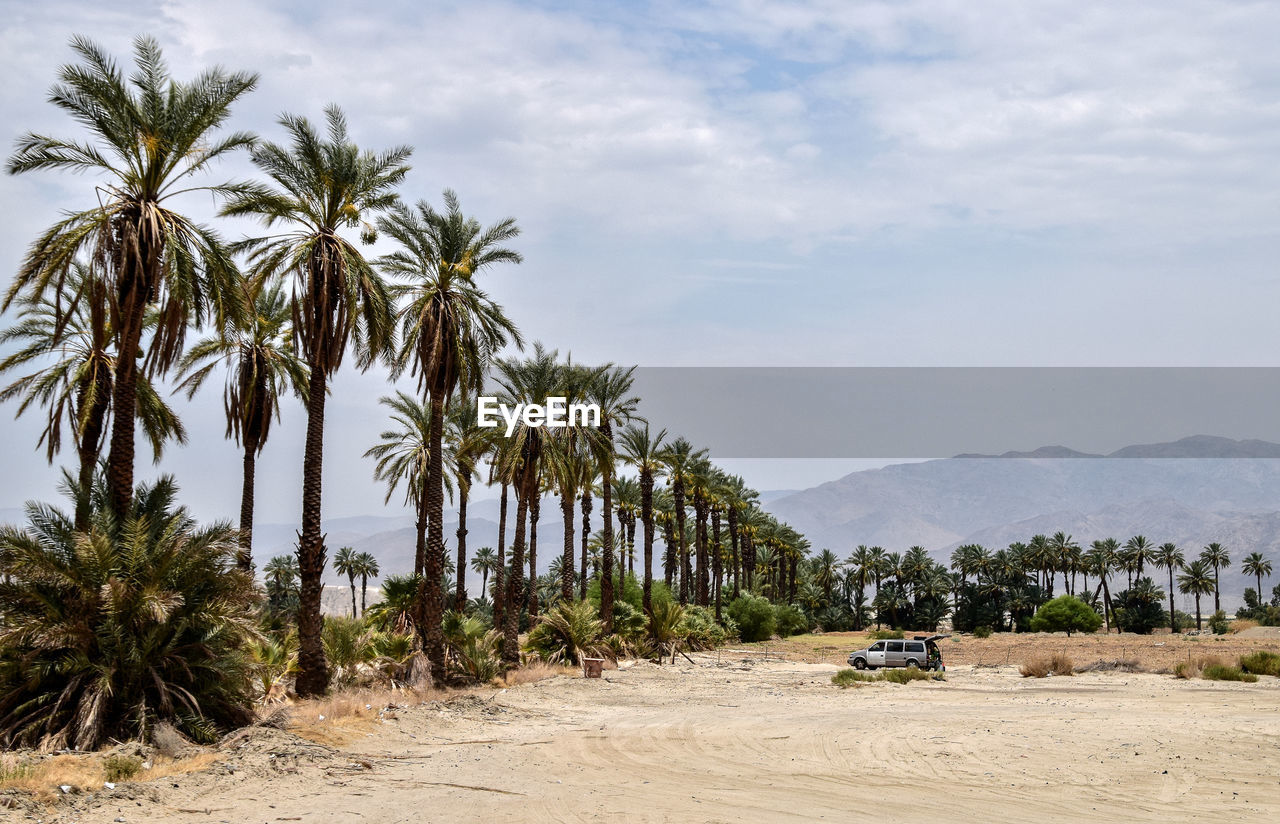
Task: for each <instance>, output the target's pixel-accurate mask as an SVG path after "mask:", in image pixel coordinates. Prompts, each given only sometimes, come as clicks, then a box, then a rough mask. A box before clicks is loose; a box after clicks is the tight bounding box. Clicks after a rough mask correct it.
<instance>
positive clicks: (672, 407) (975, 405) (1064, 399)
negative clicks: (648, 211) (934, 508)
mask: <svg viewBox="0 0 1280 824" xmlns="http://www.w3.org/2000/svg"><path fill="white" fill-rule="evenodd" d="M634 388H635V391H636V394H638V395H639V396H640V397H641V398H642V404H641V413H642V414H643V415H644V416H645V417H646V418H647V419H648V420H649V421H650V422H651V423H652V425H653V426H655V427H665V428H666V429H667V430H668V431H669V432H670V433H671V434H672V435H683V436H684V437H686V438H688V439H689V440H690V441H692V442H693V443H694V444H696V445H698V446H705V447H707V448H709V449H710V451H711V453H712V454H713V455H714V456H716V457H718V458H939V457H951V456H954V455H957V454H962V453H964V454H973V453H977V454H989V455H1001V454H1003V453H1006V452H1008V451H1011V450H1012V451H1028V452H1029V451H1032V450H1036V449H1038V448H1040V447H1046V446H1062V447H1066V448H1067V449H1064V450H1043V451H1041V452H1039V453H1036V454H1035V455H1034V457H1062V458H1077V457H1088V456H1092V455H1112V456H1114V457H1138V458H1147V457H1176V458H1277V457H1280V446H1276V445H1274V444H1272V443H1269V442H1273V441H1274V442H1277V443H1280V415H1277V411H1278V410H1280V368H1268V367H1259V368H1252V367H1241V368H1220V367H1204V368H1182V367H1173V368H1170V367H1165V368H1148V367H1120V368H1097V367H1080V368H1074V367H1055V368H1025V367H998V368H932V367H918V368H896V367H895V368H862V367H856V368H854V367H851V368H828V367H801V368H782V367H778V368H773V367H759V368H758V367H705V368H704V367H642V368H640V369H637V370H636V372H635V385H634ZM1201 435H1204V436H1216V437H1213V438H1193V439H1190V440H1186V441H1183V440H1182V439H1186V438H1188V436H1201ZM1255 439H1257V440H1261V441H1267V442H1268V443H1260V442H1253V441H1254V440H1255ZM1174 441H1181V443H1179V444H1169V443H1168V442H1174ZM1240 441H1245V442H1243V443H1241V442H1240ZM1135 444H1162V446H1161V447H1160V448H1148V449H1138V450H1126V449H1123V447H1127V446H1130V445H1135ZM1117 450H1120V451H1119V453H1116V451H1117ZM1077 453H1085V454H1077Z"/></svg>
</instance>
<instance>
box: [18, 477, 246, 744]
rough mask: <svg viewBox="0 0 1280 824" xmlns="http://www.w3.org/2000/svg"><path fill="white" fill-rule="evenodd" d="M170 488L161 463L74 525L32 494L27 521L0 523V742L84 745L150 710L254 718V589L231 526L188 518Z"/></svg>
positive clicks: (201, 720) (219, 720) (203, 722)
mask: <svg viewBox="0 0 1280 824" xmlns="http://www.w3.org/2000/svg"><path fill="white" fill-rule="evenodd" d="M105 496H106V492H105V489H100V490H99V491H98V492H95V497H94V500H95V501H100V500H103V499H104V498H105ZM176 498H177V488H176V487H175V485H174V483H173V480H172V479H171V478H168V477H165V478H161V479H160V480H158V481H157V482H155V483H154V484H152V485H143V486H141V487H139V488H138V490H137V494H136V497H135V498H134V501H133V505H132V508H131V510H130V511H129V512H128V513H127V514H126V515H125V516H124V517H123V518H120V517H117V516H115V515H114V514H111V513H109V512H107V511H105V510H99V511H95V512H93V513H92V514H91V517H90V523H89V528H88V530H87V531H85V532H80V531H77V530H76V529H75V526H74V520H73V518H72V516H71V515H70V514H67V513H63V512H60V511H58V510H57V509H55V508H53V507H50V506H44V505H35V504H32V505H29V506H28V507H27V521H28V525H27V526H26V528H25V529H24V528H18V527H14V526H5V527H2V528H0V747H20V746H38V745H42V746H44V747H45V748H47V749H60V748H62V747H72V748H75V749H79V750H91V749H95V748H97V747H98V746H99V745H100V744H101V743H103V742H104V741H106V740H107V739H109V738H115V739H117V740H124V739H128V738H133V737H136V736H140V735H141V736H146V735H147V734H149V732H150V730H151V729H152V728H153V726H154V724H155V723H157V722H158V721H170V722H171V723H173V724H174V725H175V726H177V727H178V729H179V730H180V731H182V732H183V733H186V734H188V735H191V736H193V737H194V736H195V735H196V734H197V733H198V732H201V730H202V729H204V728H207V727H208V726H209V725H212V726H213V727H215V728H216V729H218V730H222V731H225V730H226V729H228V728H230V727H234V726H239V725H241V724H246V723H249V722H250V721H252V720H253V715H252V712H251V710H250V707H251V705H252V702H253V695H254V687H253V682H252V675H251V672H250V664H249V660H248V656H247V655H246V646H247V644H248V642H249V640H250V639H251V638H252V637H254V636H255V635H256V633H257V628H256V626H255V619H254V616H255V612H256V608H257V606H258V595H257V592H256V591H255V589H254V586H253V581H252V579H251V578H250V576H249V575H248V574H246V573H244V572H241V571H240V570H239V569H238V568H237V566H236V559H237V555H238V553H239V549H240V548H239V545H238V543H237V541H236V534H235V530H233V529H232V528H231V527H230V526H229V525H227V524H225V523H222V524H215V525H213V526H210V527H203V528H202V527H199V526H198V525H197V524H196V522H195V521H194V519H192V518H191V516H190V514H189V513H188V512H187V510H186V509H183V508H181V507H178V506H177V501H176ZM197 728H200V729H197Z"/></svg>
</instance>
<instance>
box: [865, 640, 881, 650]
mask: <svg viewBox="0 0 1280 824" xmlns="http://www.w3.org/2000/svg"><path fill="white" fill-rule="evenodd" d="M883 649H884V641H876V642H875V643H874V644H872V645H871V646H869V647H867V652H880V651H882V650H883Z"/></svg>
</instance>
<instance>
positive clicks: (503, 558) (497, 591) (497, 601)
mask: <svg viewBox="0 0 1280 824" xmlns="http://www.w3.org/2000/svg"><path fill="white" fill-rule="evenodd" d="M508 491H509V488H508V486H507V484H506V482H505V481H504V482H503V484H502V498H501V499H500V500H499V502H498V561H497V566H496V567H494V570H493V626H494V627H495V628H503V627H505V626H506V624H505V623H504V621H505V616H506V609H507V589H506V575H507V493H508Z"/></svg>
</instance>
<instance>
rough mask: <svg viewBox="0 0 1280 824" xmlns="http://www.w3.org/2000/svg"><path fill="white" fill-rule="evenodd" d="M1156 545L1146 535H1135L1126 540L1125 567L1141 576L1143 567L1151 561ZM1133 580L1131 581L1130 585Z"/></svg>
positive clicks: (1135, 574)
mask: <svg viewBox="0 0 1280 824" xmlns="http://www.w3.org/2000/svg"><path fill="white" fill-rule="evenodd" d="M1154 549H1155V547H1153V546H1152V545H1151V542H1150V541H1148V540H1147V536H1145V535H1134V536H1133V537H1132V538H1130V539H1129V540H1127V541H1125V542H1124V553H1125V568H1126V569H1128V570H1129V571H1130V572H1131V573H1132V574H1133V575H1134V576H1136V577H1138V578H1141V577H1142V571H1143V567H1144V566H1146V563H1147V561H1150V560H1151V558H1152V554H1153V551H1154ZM1132 585H1133V582H1132V581H1130V586H1132Z"/></svg>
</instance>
